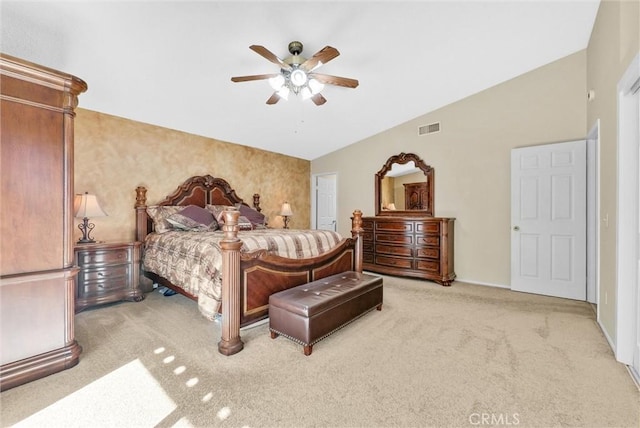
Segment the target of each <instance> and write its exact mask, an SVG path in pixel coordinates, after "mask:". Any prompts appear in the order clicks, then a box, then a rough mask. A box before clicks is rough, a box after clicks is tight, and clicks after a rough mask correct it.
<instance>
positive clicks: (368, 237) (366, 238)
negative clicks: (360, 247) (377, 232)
mask: <svg viewBox="0 0 640 428" xmlns="http://www.w3.org/2000/svg"><path fill="white" fill-rule="evenodd" d="M361 236H362V240H363V241H365V242H371V241H373V232H372V231H371V229H369V230H365V231H364V232H363V233H362V235H361Z"/></svg>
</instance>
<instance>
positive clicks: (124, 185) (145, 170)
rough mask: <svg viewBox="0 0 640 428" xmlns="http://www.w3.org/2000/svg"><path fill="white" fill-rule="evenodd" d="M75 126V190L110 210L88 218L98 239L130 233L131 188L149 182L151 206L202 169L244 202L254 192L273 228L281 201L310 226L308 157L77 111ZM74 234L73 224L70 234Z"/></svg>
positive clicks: (298, 224)
mask: <svg viewBox="0 0 640 428" xmlns="http://www.w3.org/2000/svg"><path fill="white" fill-rule="evenodd" d="M88 83H89V88H91V83H90V82H88ZM89 90H91V89H89ZM81 104H82V102H81ZM75 124H76V125H75V193H83V192H89V193H95V194H96V195H97V197H98V200H99V201H100V204H101V205H102V208H104V210H105V211H106V212H107V214H109V216H108V217H104V218H96V219H91V220H92V222H93V223H95V225H96V228H95V231H94V233H93V236H94V238H95V239H96V240H103V241H110V240H118V239H125V240H131V239H133V238H134V233H135V210H134V208H133V206H134V204H135V196H136V194H135V188H136V187H137V186H145V187H147V189H148V192H147V201H148V204H149V205H151V204H153V203H154V202H158V201H160V200H161V199H163V198H164V197H165V196H167V195H168V194H170V193H172V192H173V191H174V190H175V189H176V187H177V186H178V184H180V183H182V182H183V181H184V180H185V179H187V178H189V177H191V176H194V175H204V174H211V175H212V176H214V177H221V178H224V179H225V180H227V181H228V182H229V184H231V186H232V187H233V188H234V189H235V190H236V193H237V194H238V196H240V197H241V198H243V199H244V201H245V202H246V203H248V204H249V205H252V202H253V194H254V193H259V194H260V196H261V203H260V205H261V207H262V212H263V213H264V214H266V215H267V217H268V222H269V225H270V226H271V227H276V228H279V227H282V218H281V217H280V216H279V214H278V213H279V211H280V206H281V205H282V203H283V202H284V201H288V202H289V203H291V207H292V209H293V211H294V216H293V217H292V218H291V221H290V227H291V228H308V227H309V225H310V218H309V213H310V162H309V161H307V160H303V159H298V158H294V157H290V156H284V155H281V154H277V153H272V152H267V151H264V150H259V149H255V148H251V147H246V146H241V145H238V144H232V143H226V142H222V141H217V140H213V139H210V138H205V137H200V136H197V135H192V134H187V133H184V132H180V131H176V130H172V129H167V128H161V127H158V126H153V125H149V124H145V123H141V122H135V121H132V120H128V119H123V118H120V117H116V116H110V115H107V114H103V113H98V112H94V111H90V110H84V109H82V108H79V109H78V111H77V117H76V121H75ZM75 223H76V224H77V223H79V221H76V222H75ZM80 235H81V234H80V231H79V230H78V229H77V227H76V230H75V234H74V237H75V239H76V240H77V239H78V238H79V237H80Z"/></svg>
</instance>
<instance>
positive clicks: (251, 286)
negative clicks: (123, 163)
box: [135, 175, 363, 355]
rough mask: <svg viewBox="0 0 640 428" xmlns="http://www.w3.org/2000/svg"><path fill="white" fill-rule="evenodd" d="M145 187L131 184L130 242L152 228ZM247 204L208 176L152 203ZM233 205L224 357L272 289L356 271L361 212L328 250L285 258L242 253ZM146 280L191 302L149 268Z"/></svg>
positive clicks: (228, 221) (226, 260)
mask: <svg viewBox="0 0 640 428" xmlns="http://www.w3.org/2000/svg"><path fill="white" fill-rule="evenodd" d="M146 193H147V189H146V188H145V187H137V188H136V204H135V209H136V240H138V241H141V242H145V237H146V236H147V234H149V233H151V232H152V231H153V223H152V221H151V219H150V218H149V216H148V215H147V211H146V209H147V197H146ZM237 203H242V204H244V205H247V204H246V203H245V202H244V201H243V200H242V199H241V198H240V197H238V195H236V192H235V191H234V190H233V189H232V188H231V186H230V185H229V183H228V182H227V181H225V180H223V179H222V178H214V177H212V176H211V175H204V176H194V177H191V178H189V179H188V180H186V181H185V182H184V183H183V184H181V185H180V186H178V188H177V189H176V190H175V191H174V192H173V193H172V194H171V195H169V196H167V197H166V198H165V199H163V200H162V201H160V202H158V203H156V204H152V205H179V206H183V205H184V206H186V205H197V206H200V207H204V206H205V205H207V204H211V205H230V206H233V205H235V204H237ZM259 204H260V197H259V195H257V194H255V195H253V205H254V209H256V210H258V211H260V206H259ZM239 215H240V214H239V211H238V210H237V209H235V208H234V209H227V210H226V211H225V213H224V216H225V225H224V226H223V231H224V239H223V240H222V241H221V244H220V246H221V248H222V304H221V313H222V337H221V340H220V342H219V343H218V351H219V352H220V353H221V354H224V355H232V354H235V353H237V352H240V351H241V350H242V348H243V346H244V344H243V342H242V340H241V338H240V327H241V326H245V325H248V324H251V323H253V322H256V321H258V320H261V319H264V318H266V317H268V316H269V306H268V303H269V296H270V295H271V294H273V293H276V292H278V291H282V290H286V289H288V288H291V287H295V286H298V285H301V284H306V283H308V282H311V281H315V280H317V279H320V278H324V277H327V276H330V275H333V274H336V273H340V272H345V271H349V270H354V271H357V272H362V238H361V234H362V231H363V229H362V212H360V210H356V211H354V213H353V217H352V230H351V235H352V236H351V238H345V239H343V240H342V241H341V242H340V243H339V245H338V246H337V247H336V248H334V249H333V250H331V251H329V252H327V253H325V254H322V255H320V256H317V257H313V258H308V259H288V258H284V257H279V256H274V255H270V254H268V253H267V251H266V250H258V251H253V252H250V253H242V252H240V249H241V247H242V241H241V240H240V239H239V238H238V217H239ZM144 275H145V276H146V277H148V278H150V279H151V280H152V281H154V282H156V283H158V284H161V285H164V286H166V287H169V288H171V289H173V290H175V291H177V292H179V293H181V294H184V295H185V296H187V297H189V298H191V299H194V300H196V299H197V297H196V296H193V295H191V294H189V293H187V292H185V291H184V290H183V289H181V288H180V287H177V286H175V285H173V284H172V283H171V282H170V281H169V280H167V279H166V278H162V277H160V276H158V275H156V274H154V273H152V272H144Z"/></svg>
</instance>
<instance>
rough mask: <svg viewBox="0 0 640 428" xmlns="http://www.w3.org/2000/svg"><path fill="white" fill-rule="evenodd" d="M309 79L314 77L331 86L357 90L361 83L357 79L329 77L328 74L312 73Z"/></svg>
mask: <svg viewBox="0 0 640 428" xmlns="http://www.w3.org/2000/svg"><path fill="white" fill-rule="evenodd" d="M309 77H313V78H314V79H316V80H317V81H319V82H322V83H328V84H329V85H337V86H344V87H345V88H357V87H358V84H359V82H358V81H357V80H356V79H349V78H348V77H338V76H329V75H328V74H317V73H312V74H310V75H309Z"/></svg>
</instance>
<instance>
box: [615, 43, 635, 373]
mask: <svg viewBox="0 0 640 428" xmlns="http://www.w3.org/2000/svg"><path fill="white" fill-rule="evenodd" d="M617 89H618V177H617V181H618V198H617V199H618V207H617V225H618V228H617V249H616V250H617V265H616V271H617V301H616V316H617V319H616V359H617V360H618V361H620V362H622V363H625V364H627V365H629V367H630V369H631V373H632V374H633V375H634V377H635V378H636V379H640V289H639V287H640V285H639V284H640V249H639V248H638V243H639V242H640V171H639V166H638V164H639V163H640V148H639V145H640V54H638V55H636V57H635V58H634V60H633V61H632V62H631V64H630V65H629V68H627V71H626V72H625V73H624V75H623V77H622V79H620V81H619V82H618V87H617Z"/></svg>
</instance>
